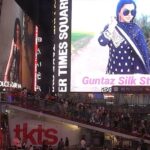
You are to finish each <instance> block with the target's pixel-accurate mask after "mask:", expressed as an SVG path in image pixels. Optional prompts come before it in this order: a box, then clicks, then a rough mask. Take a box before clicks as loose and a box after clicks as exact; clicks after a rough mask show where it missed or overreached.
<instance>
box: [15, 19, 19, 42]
mask: <svg viewBox="0 0 150 150" xmlns="http://www.w3.org/2000/svg"><path fill="white" fill-rule="evenodd" d="M17 25H18V26H19V43H21V25H20V20H19V18H16V20H15V25H14V43H16V41H17V33H16V29H17Z"/></svg>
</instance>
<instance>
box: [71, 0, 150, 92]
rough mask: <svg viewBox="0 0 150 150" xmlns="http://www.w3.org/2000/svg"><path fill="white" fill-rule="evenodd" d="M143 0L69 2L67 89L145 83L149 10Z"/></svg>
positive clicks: (148, 70)
mask: <svg viewBox="0 0 150 150" xmlns="http://www.w3.org/2000/svg"><path fill="white" fill-rule="evenodd" d="M149 5H150V2H149V1H146V0H145V1H143V0H135V1H132V0H113V1H110V0H105V1H100V0H94V1H92V0H91V1H90V0H84V1H81V0H72V10H71V11H72V12H71V14H72V17H71V84H70V85H71V87H70V91H73V92H111V90H112V89H111V87H112V86H149V85H150V76H149V73H150V67H149V59H150V41H149V39H150V34H149V33H150V10H149V8H148V6H149Z"/></svg>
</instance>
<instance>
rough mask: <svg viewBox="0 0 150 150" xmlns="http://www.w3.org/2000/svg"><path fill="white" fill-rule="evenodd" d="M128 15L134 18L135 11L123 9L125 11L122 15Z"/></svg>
mask: <svg viewBox="0 0 150 150" xmlns="http://www.w3.org/2000/svg"><path fill="white" fill-rule="evenodd" d="M129 13H131V15H132V16H135V15H136V10H135V9H133V10H128V9H125V10H124V11H123V15H124V16H128V15H129Z"/></svg>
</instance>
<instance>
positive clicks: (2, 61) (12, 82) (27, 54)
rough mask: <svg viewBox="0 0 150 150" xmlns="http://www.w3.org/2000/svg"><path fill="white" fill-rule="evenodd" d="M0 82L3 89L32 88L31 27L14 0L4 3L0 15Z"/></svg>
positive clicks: (30, 22)
mask: <svg viewBox="0 0 150 150" xmlns="http://www.w3.org/2000/svg"><path fill="white" fill-rule="evenodd" d="M0 35H1V36H0V52H1V56H0V81H1V83H3V84H1V85H4V87H11V88H12V87H13V88H22V87H27V88H28V89H31V88H32V84H33V77H34V76H33V70H34V68H33V64H34V63H33V62H34V59H33V56H34V25H33V22H32V21H31V19H30V18H29V17H28V16H27V15H26V14H25V13H24V12H23V10H22V9H21V8H20V6H19V5H18V4H17V3H16V2H15V1H9V0H5V1H3V3H2V6H1V16H0Z"/></svg>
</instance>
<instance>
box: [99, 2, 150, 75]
mask: <svg viewBox="0 0 150 150" xmlns="http://www.w3.org/2000/svg"><path fill="white" fill-rule="evenodd" d="M136 8H137V7H136V4H135V2H134V1H133V0H119V2H118V4H117V8H116V17H114V18H112V19H111V21H110V23H109V24H108V25H106V26H105V28H104V30H103V31H102V32H101V34H100V36H99V38H98V42H99V44H100V45H102V46H106V45H108V47H109V60H108V65H107V70H106V73H107V74H135V73H139V74H149V73H150V66H149V50H148V46H147V43H146V40H145V37H144V34H143V32H142V30H141V28H140V27H139V26H138V25H137V24H136V23H134V22H133V21H134V18H135V16H136V13H137V9H136Z"/></svg>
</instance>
